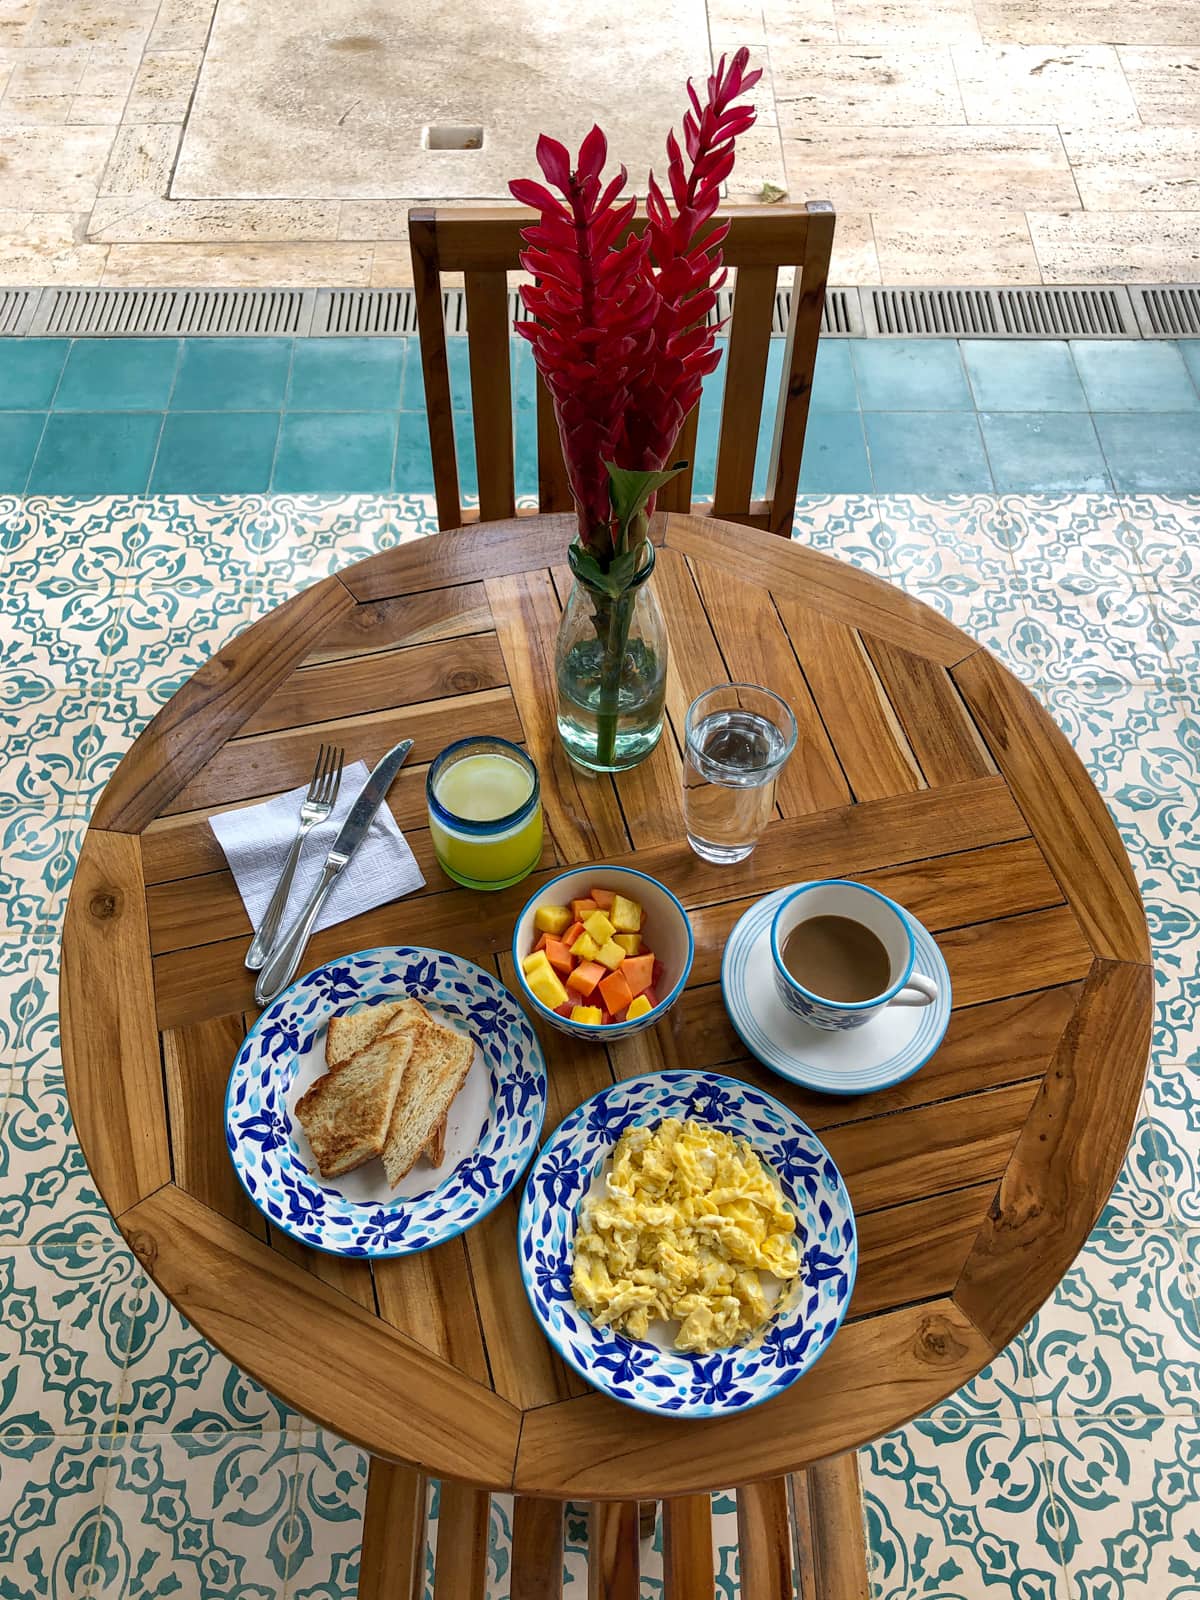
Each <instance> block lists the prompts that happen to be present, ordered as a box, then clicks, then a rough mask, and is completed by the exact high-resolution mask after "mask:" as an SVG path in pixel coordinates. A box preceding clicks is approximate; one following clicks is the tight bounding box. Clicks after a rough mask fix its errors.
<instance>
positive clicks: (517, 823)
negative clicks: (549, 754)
mask: <svg viewBox="0 0 1200 1600" xmlns="http://www.w3.org/2000/svg"><path fill="white" fill-rule="evenodd" d="M425 799H426V801H427V803H428V806H429V830H430V832H431V833H432V834H433V848H434V851H435V853H436V855H437V858H438V865H439V866H440V867H441V869H442V871H443V872H444V873H445V874H446V875H447V877H450V878H453V879H454V881H455V883H461V884H464V885H465V886H466V887H467V888H468V889H507V888H508V886H509V884H512V883H520V881H521V879H522V878H523V877H525V876H526V874H527V873H529V872H531V871H532V870H533V868H534V867H535V866H537V864H538V861H539V860H540V859H541V854H542V795H541V787H540V785H539V783H538V772H537V768H536V767H535V766H534V764H533V762H532V761H531V760H530V759H529V757H528V756H527V755H526V754H525V752H524V750H522V749H521V747H520V746H519V745H515V744H510V743H509V741H508V740H507V739H489V738H483V737H476V738H472V739H459V740H458V742H457V743H456V744H452V745H447V747H446V749H445V750H443V751H442V753H441V755H440V756H438V758H437V760H436V761H435V762H434V763H433V765H432V766H431V767H430V769H429V776H428V777H427V778H426V780H425Z"/></svg>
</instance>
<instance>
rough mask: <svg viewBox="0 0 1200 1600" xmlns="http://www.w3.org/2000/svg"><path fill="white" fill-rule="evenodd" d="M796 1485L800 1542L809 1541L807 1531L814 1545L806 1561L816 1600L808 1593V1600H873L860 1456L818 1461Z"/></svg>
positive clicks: (796, 1479)
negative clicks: (859, 1472)
mask: <svg viewBox="0 0 1200 1600" xmlns="http://www.w3.org/2000/svg"><path fill="white" fill-rule="evenodd" d="M792 1483H793V1486H794V1488H795V1493H796V1524H797V1538H798V1540H801V1541H802V1540H803V1539H804V1537H805V1528H806V1526H807V1534H808V1538H809V1539H810V1540H811V1548H810V1551H809V1561H808V1562H805V1561H803V1560H802V1561H801V1567H802V1569H803V1568H804V1567H805V1566H808V1567H809V1569H810V1570H809V1581H810V1585H811V1597H810V1594H809V1592H808V1591H806V1590H804V1589H803V1588H802V1589H801V1594H802V1596H803V1600H869V1596H870V1592H871V1588H870V1580H869V1578H868V1575H867V1545H866V1536H865V1533H864V1531H863V1506H862V1488H861V1486H860V1484H859V1478H858V1457H857V1455H856V1454H855V1452H854V1451H853V1450H851V1451H849V1452H847V1453H846V1454H845V1455H841V1456H831V1457H830V1458H829V1459H828V1460H826V1461H818V1462H817V1463H816V1464H815V1465H814V1466H811V1467H808V1468H807V1469H806V1470H805V1471H804V1472H797V1473H794V1474H793V1475H792ZM804 1502H807V1507H806V1508H805V1506H804ZM805 1511H806V1512H807V1514H805Z"/></svg>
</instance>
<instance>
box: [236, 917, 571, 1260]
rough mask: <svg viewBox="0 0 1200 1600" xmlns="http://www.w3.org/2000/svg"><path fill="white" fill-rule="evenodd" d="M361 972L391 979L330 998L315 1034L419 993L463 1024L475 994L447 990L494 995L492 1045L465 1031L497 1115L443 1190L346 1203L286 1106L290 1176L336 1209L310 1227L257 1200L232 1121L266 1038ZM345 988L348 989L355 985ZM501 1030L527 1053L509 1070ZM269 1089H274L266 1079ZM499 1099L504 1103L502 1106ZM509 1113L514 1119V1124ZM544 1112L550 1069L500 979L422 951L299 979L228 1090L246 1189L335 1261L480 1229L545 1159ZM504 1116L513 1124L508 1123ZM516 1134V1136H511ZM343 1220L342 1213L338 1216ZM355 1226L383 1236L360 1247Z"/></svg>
mask: <svg viewBox="0 0 1200 1600" xmlns="http://www.w3.org/2000/svg"><path fill="white" fill-rule="evenodd" d="M400 963H404V964H406V967H407V969H408V971H407V973H406V976H405V977H404V978H403V979H402V978H401V977H400V976H399V975H398V974H396V973H394V971H392V969H394V968H395V966H396V965H398V964H400ZM355 964H364V965H366V966H367V967H368V968H369V967H371V966H374V967H376V968H378V967H380V966H381V965H382V967H383V969H384V973H385V974H386V975H385V976H382V977H380V978H379V979H378V980H377V981H376V982H375V983H373V984H372V983H370V981H369V980H364V983H363V984H360V985H359V986H356V987H352V988H351V990H350V992H349V993H343V992H341V990H340V989H336V990H335V992H336V996H337V997H336V1000H334V999H331V998H330V997H329V996H328V995H327V996H326V997H325V998H326V999H327V1000H328V1004H327V1006H326V1008H325V1009H323V1010H318V1014H317V1017H316V1020H315V1023H314V1025H313V1026H311V1027H310V1028H309V1029H308V1034H309V1036H310V1037H311V1035H312V1034H314V1033H316V1032H319V1031H320V1029H321V1027H322V1026H323V1025H324V1023H325V1021H326V1020H327V1019H328V1017H329V1016H331V1015H333V1014H334V1012H335V1010H337V1009H339V1008H340V1007H341V1006H342V1005H344V1004H345V1003H347V1002H350V1003H354V1002H357V1001H361V1000H364V999H369V998H383V997H401V996H406V995H412V996H414V997H415V998H417V999H421V1000H426V1001H430V1002H432V1004H433V1005H434V1006H435V1007H439V1008H440V1009H443V1010H446V1011H449V1013H450V1016H451V1017H452V1018H453V1019H454V1020H461V1021H463V1022H465V1021H466V1017H465V1016H464V1008H463V1001H464V998H465V995H466V993H467V992H469V991H467V990H464V989H462V988H460V989H458V991H457V998H454V999H451V1000H450V1002H449V1003H448V1004H447V1001H446V997H445V995H444V994H443V993H442V990H443V988H444V985H445V984H446V983H454V984H456V985H465V984H470V985H473V986H474V987H475V988H476V989H477V990H478V991H482V993H483V995H484V997H485V1004H484V1009H485V1010H486V1011H487V1012H488V1013H490V1014H491V1017H490V1018H489V1020H487V1021H486V1022H485V1023H483V1024H482V1026H481V1031H482V1032H483V1034H484V1038H483V1039H481V1038H480V1036H479V1033H477V1032H476V1030H475V1028H474V1027H470V1026H467V1027H466V1029H465V1031H467V1032H469V1033H470V1035H471V1037H472V1038H473V1039H474V1041H475V1045H476V1048H477V1051H478V1052H479V1053H480V1054H481V1055H482V1057H483V1061H484V1065H485V1069H486V1070H487V1072H488V1075H489V1077H490V1091H489V1094H490V1098H489V1111H488V1115H487V1117H486V1118H485V1121H484V1125H483V1127H482V1129H481V1133H480V1137H479V1141H478V1143H477V1144H476V1146H475V1147H474V1149H473V1150H472V1151H471V1152H470V1154H469V1156H468V1157H467V1158H465V1159H464V1160H460V1161H459V1162H458V1163H457V1164H456V1165H455V1167H454V1168H453V1169H452V1170H451V1171H450V1172H448V1173H447V1174H446V1176H445V1177H444V1178H443V1179H442V1180H441V1182H439V1183H437V1184H435V1185H434V1186H433V1188H431V1189H429V1190H427V1191H425V1192H423V1193H422V1194H420V1195H418V1196H417V1197H415V1198H408V1197H404V1196H394V1197H392V1198H391V1199H390V1200H389V1201H388V1202H386V1203H385V1204H383V1205H379V1204H373V1203H370V1202H364V1201H356V1200H346V1199H344V1198H342V1197H340V1196H338V1195H337V1193H336V1191H333V1190H331V1189H330V1188H328V1187H327V1186H326V1185H325V1184H323V1183H321V1182H319V1181H317V1180H314V1179H313V1178H312V1177H311V1175H310V1174H309V1173H308V1172H307V1170H306V1169H305V1168H304V1166H303V1164H302V1163H301V1162H300V1160H299V1159H298V1156H297V1154H296V1151H295V1147H294V1145H293V1144H292V1141H291V1121H290V1116H289V1115H288V1114H287V1111H286V1106H285V1108H284V1113H285V1114H284V1118H283V1119H282V1132H283V1133H284V1135H285V1139H284V1140H282V1141H280V1144H277V1145H276V1146H275V1148H279V1147H280V1145H286V1148H287V1149H288V1151H289V1153H290V1156H291V1160H290V1161H289V1162H287V1163H286V1165H287V1168H288V1169H289V1170H293V1169H298V1170H299V1173H300V1174H301V1175H302V1177H301V1182H302V1184H303V1186H304V1188H305V1190H306V1192H307V1194H308V1196H309V1197H310V1198H315V1199H316V1209H317V1211H318V1213H319V1212H320V1211H322V1210H324V1209H325V1208H326V1206H328V1208H329V1210H330V1212H331V1214H332V1222H331V1224H330V1225H328V1226H324V1227H320V1226H307V1227H306V1226H303V1225H301V1224H300V1223H298V1222H297V1220H296V1219H295V1218H294V1217H290V1216H288V1215H285V1214H283V1213H282V1212H281V1211H280V1210H279V1209H278V1207H275V1208H273V1207H272V1206H271V1205H270V1204H268V1203H264V1198H263V1197H262V1196H261V1195H260V1194H259V1193H258V1192H256V1187H255V1185H254V1183H253V1182H252V1181H251V1179H250V1175H249V1173H248V1171H247V1162H246V1159H245V1148H246V1140H245V1139H243V1138H239V1137H236V1136H235V1127H234V1123H233V1120H232V1118H233V1107H234V1099H235V1095H236V1093H237V1090H238V1077H239V1071H241V1072H243V1073H244V1071H245V1070H246V1068H247V1066H248V1063H249V1061H250V1059H251V1052H252V1049H253V1048H254V1047H257V1046H260V1045H261V1043H262V1039H263V1036H264V1034H265V1033H266V1031H267V1030H268V1029H269V1028H270V1027H271V1026H272V1025H275V1024H278V1023H279V1022H280V1020H281V1019H282V1018H283V1017H284V1016H286V1015H287V1014H288V1013H287V1008H288V1006H289V1004H294V1003H296V1001H297V1000H298V999H299V998H300V997H302V996H304V995H305V991H306V990H307V989H309V988H311V987H317V988H318V990H319V986H320V985H321V983H322V982H323V981H325V980H327V979H328V978H330V977H331V976H332V975H334V974H336V973H337V972H338V971H339V970H340V969H345V968H352V967H353V966H354V965H355ZM414 966H416V967H418V969H419V970H418V973H417V975H416V977H415V978H414V977H413V976H411V970H412V968H413V967H414ZM435 979H436V981H435ZM342 981H343V983H344V982H345V981H346V980H342ZM381 985H384V987H381ZM321 998H322V997H321V995H320V994H319V993H318V995H317V999H316V1002H315V1003H314V1005H315V1006H319V1005H320V1001H321ZM455 1007H457V1010H455V1009H454V1008H455ZM313 1010H314V1006H310V1007H309V1010H308V1015H310V1016H311V1014H312V1012H313ZM501 1017H503V1019H504V1022H503V1024H502V1023H501V1022H500V1021H499V1020H497V1019H499V1018H501ZM477 1025H478V1024H477ZM502 1027H503V1031H504V1032H505V1035H506V1036H508V1035H509V1034H510V1033H511V1035H512V1036H513V1038H514V1039H515V1041H516V1043H517V1045H518V1047H519V1053H518V1055H517V1058H516V1060H515V1062H513V1063H512V1065H511V1067H508V1069H507V1070H506V1067H505V1064H504V1063H498V1062H497V1061H496V1059H495V1055H496V1051H497V1049H498V1048H499V1047H498V1046H496V1047H495V1048H492V1047H493V1046H494V1040H493V1039H492V1035H493V1034H496V1033H499V1032H501V1030H502ZM485 1040H486V1041H487V1042H486V1043H485ZM281 1053H282V1051H277V1052H276V1060H277V1059H278V1056H279V1055H280V1054H281ZM270 1076H271V1077H272V1080H273V1081H275V1082H278V1080H279V1073H278V1068H277V1067H276V1068H275V1070H274V1071H273V1072H272V1073H271V1074H270ZM290 1081H291V1080H290V1079H288V1080H286V1081H285V1082H283V1083H282V1084H280V1087H281V1089H282V1092H283V1094H284V1095H285V1096H286V1092H287V1089H288V1087H290ZM263 1086H264V1087H265V1080H264V1083H263ZM514 1098H518V1099H519V1104H518V1105H516V1106H515V1107H512V1106H511V1105H510V1104H509V1102H511V1101H512V1100H513V1099H514ZM497 1100H499V1101H501V1102H503V1104H501V1105H499V1106H498V1105H497ZM530 1105H531V1110H527V1106H530ZM509 1111H511V1112H512V1117H513V1119H515V1120H512V1121H510V1120H508V1112H509ZM498 1112H499V1113H500V1115H498V1114H497V1113H498ZM545 1113H546V1066H545V1060H544V1057H543V1055H542V1049H541V1045H540V1043H539V1041H538V1038H537V1035H536V1034H535V1032H534V1030H533V1028H532V1026H531V1024H530V1023H529V1020H528V1018H527V1017H526V1015H525V1013H524V1011H523V1010H522V1009H521V1007H520V1005H519V1003H518V1002H517V1000H516V998H515V997H514V996H513V994H512V993H511V991H510V990H509V989H508V988H507V987H506V986H505V985H504V984H503V983H502V982H501V981H500V979H499V978H498V977H496V975H495V974H494V973H490V972H488V971H487V970H486V968H483V967H480V966H478V965H477V964H476V963H475V962H473V961H469V960H468V959H467V958H466V957H465V956H458V955H454V954H452V953H451V952H449V951H445V950H434V949H431V948H429V947H426V946H422V945H381V946H374V947H371V948H369V949H363V950H356V951H353V952H351V953H350V954H348V955H344V956H338V957H336V958H335V959H333V960H331V961H327V962H324V963H322V964H321V965H320V966H318V967H314V968H313V969H312V970H311V971H309V972H306V973H304V974H303V975H302V976H301V977H299V978H297V979H296V980H295V982H293V983H292V984H291V985H289V987H288V988H287V989H285V990H284V991H283V993H282V994H280V995H277V996H276V998H275V999H274V1000H273V1001H271V1003H270V1004H269V1005H268V1006H267V1007H266V1008H265V1009H264V1010H263V1012H262V1013H261V1014H260V1015H259V1016H258V1017H257V1018H256V1019H255V1021H254V1023H253V1024H252V1026H251V1028H250V1029H249V1031H248V1032H247V1034H246V1036H245V1038H244V1039H243V1041H242V1044H241V1046H240V1047H239V1050H238V1053H237V1056H236V1057H235V1059H234V1063H233V1066H232V1067H231V1069H230V1074H229V1080H228V1083H227V1086H226V1091H225V1135H226V1145H227V1148H228V1150H229V1154H230V1160H231V1163H232V1165H233V1168H234V1171H235V1172H236V1174H237V1177H238V1181H239V1183H240V1184H241V1186H242V1188H243V1190H244V1191H245V1193H246V1195H247V1197H248V1198H249V1199H250V1200H251V1202H252V1203H253V1204H254V1205H255V1206H256V1207H257V1208H258V1209H259V1210H260V1211H261V1212H262V1213H263V1215H264V1216H265V1217H266V1218H267V1220H268V1221H269V1222H270V1223H271V1224H272V1226H274V1227H278V1228H279V1229H281V1231H283V1232H285V1233H288V1234H289V1235H290V1236H291V1237H292V1238H294V1239H297V1240H298V1241H299V1242H300V1243H302V1244H305V1245H307V1246H309V1247H310V1248H312V1249H315V1250H319V1251H322V1252H324V1253H325V1254H327V1255H337V1256H343V1257H347V1256H348V1257H351V1258H359V1259H378V1258H384V1257H390V1256H403V1255H414V1254H418V1253H420V1252H421V1251H424V1250H428V1249H432V1248H433V1246H434V1245H437V1244H443V1243H446V1242H447V1241H449V1240H451V1239H454V1238H457V1237H458V1236H459V1235H460V1234H462V1233H464V1232H465V1231H466V1230H467V1229H468V1228H470V1227H473V1226H474V1225H475V1223H476V1222H479V1221H481V1220H482V1219H483V1218H484V1217H486V1216H487V1215H488V1214H489V1213H490V1212H491V1211H493V1210H494V1209H495V1208H496V1206H498V1205H499V1204H500V1202H501V1201H502V1200H503V1199H505V1197H506V1196H507V1195H508V1194H509V1193H510V1192H511V1190H512V1188H513V1187H514V1185H515V1184H516V1183H517V1182H519V1180H520V1179H521V1177H522V1176H523V1175H524V1172H525V1169H526V1167H527V1166H528V1164H529V1160H530V1158H531V1156H532V1155H533V1154H534V1153H535V1152H536V1149H537V1142H538V1139H539V1137H540V1135H541V1130H542V1124H543V1121H544V1119H545ZM502 1116H503V1117H504V1119H505V1120H504V1122H503V1125H502V1120H501V1119H502ZM239 1131H240V1130H239ZM513 1133H515V1137H512V1136H510V1135H511V1134H513ZM464 1168H466V1169H467V1171H468V1176H467V1178H466V1179H465V1180H464V1179H462V1178H460V1176H459V1175H460V1173H462V1171H463V1169H464ZM473 1177H474V1178H477V1179H478V1180H479V1183H481V1184H482V1187H480V1186H479V1185H478V1184H477V1183H474V1182H472V1181H471V1179H472V1178H473ZM444 1191H449V1193H448V1195H447V1194H444ZM314 1192H315V1194H314ZM438 1196H442V1197H443V1202H444V1201H445V1200H446V1199H449V1200H450V1201H451V1202H452V1203H450V1204H445V1203H440V1204H438V1205H431V1204H429V1202H432V1201H435V1200H436V1199H437V1197H438ZM338 1212H341V1213H342V1214H341V1215H338V1214H337V1213H338ZM364 1212H367V1213H370V1215H368V1216H366V1217H364V1216H363V1215H362V1213H364ZM414 1220H416V1221H418V1222H422V1221H423V1222H425V1223H426V1224H427V1225H426V1229H425V1232H424V1234H422V1233H421V1231H420V1229H419V1228H418V1229H417V1230H415V1231H414V1232H413V1234H412V1236H411V1237H406V1235H408V1232H409V1227H410V1224H411V1223H412V1222H413V1221H414ZM355 1225H360V1226H363V1227H366V1226H368V1225H370V1226H371V1227H372V1228H374V1229H375V1230H376V1232H377V1233H378V1234H379V1235H380V1236H379V1237H377V1238H374V1239H364V1238H363V1237H361V1236H360V1237H359V1238H357V1239H355V1238H353V1237H350V1238H348V1237H347V1232H348V1230H352V1229H353V1228H354V1227H355Z"/></svg>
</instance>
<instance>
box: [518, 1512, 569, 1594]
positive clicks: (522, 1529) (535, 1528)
mask: <svg viewBox="0 0 1200 1600" xmlns="http://www.w3.org/2000/svg"><path fill="white" fill-rule="evenodd" d="M563 1509H564V1508H563V1503H562V1501H561V1500H530V1499H527V1498H526V1497H525V1496H523V1495H518V1496H517V1498H516V1500H515V1501H514V1503H513V1529H512V1589H511V1600H562V1592H563V1590H562V1582H563Z"/></svg>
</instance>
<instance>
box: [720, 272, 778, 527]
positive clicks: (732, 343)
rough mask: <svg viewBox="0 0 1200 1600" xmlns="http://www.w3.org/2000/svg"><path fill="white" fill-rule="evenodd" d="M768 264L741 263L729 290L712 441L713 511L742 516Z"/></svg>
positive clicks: (767, 318)
mask: <svg viewBox="0 0 1200 1600" xmlns="http://www.w3.org/2000/svg"><path fill="white" fill-rule="evenodd" d="M775 279H776V269H775V268H774V267H741V268H739V269H738V275H737V288H736V289H735V290H734V295H733V319H732V321H731V323H730V328H729V349H728V351H727V352H726V357H725V359H726V362H727V365H726V369H725V399H724V404H723V405H722V407H721V437H720V442H719V443H718V445H717V478H716V484H715V487H714V489H713V515H714V516H715V517H723V516H726V515H727V514H733V515H738V514H741V515H743V516H744V515H745V514H746V513H748V512H749V510H750V496H751V493H752V492H753V488H754V458H755V455H756V453H757V449H758V424H759V418H760V417H761V416H762V405H763V385H764V383H765V381H766V375H767V353H768V351H769V350H770V348H771V322H772V319H773V317H774V315H775Z"/></svg>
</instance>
